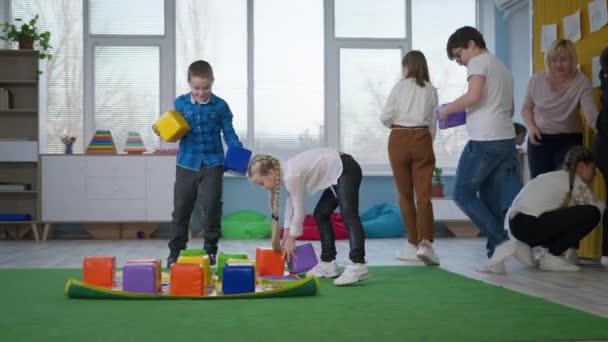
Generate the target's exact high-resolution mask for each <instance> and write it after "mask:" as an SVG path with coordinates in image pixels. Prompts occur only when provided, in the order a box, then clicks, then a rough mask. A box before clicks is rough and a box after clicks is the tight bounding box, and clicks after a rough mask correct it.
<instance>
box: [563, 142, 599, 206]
mask: <svg viewBox="0 0 608 342" xmlns="http://www.w3.org/2000/svg"><path fill="white" fill-rule="evenodd" d="M581 162H583V163H591V162H593V156H592V154H591V151H589V149H587V148H586V147H584V146H575V147H573V148H571V149H570V150H569V151H568V153H566V157H565V158H564V170H566V171H567V172H568V193H567V194H566V197H564V199H563V200H562V205H561V206H562V207H567V206H568V204H569V203H570V199H571V198H572V188H573V187H574V178H575V176H576V167H577V166H578V163H581Z"/></svg>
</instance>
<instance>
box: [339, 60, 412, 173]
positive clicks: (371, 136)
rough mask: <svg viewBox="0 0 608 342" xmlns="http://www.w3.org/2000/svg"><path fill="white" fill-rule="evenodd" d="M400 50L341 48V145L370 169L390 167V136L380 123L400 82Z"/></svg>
mask: <svg viewBox="0 0 608 342" xmlns="http://www.w3.org/2000/svg"><path fill="white" fill-rule="evenodd" d="M400 58H401V50H400V49H340V137H341V138H342V139H341V141H340V146H341V148H342V149H343V150H344V151H348V152H349V153H351V154H352V155H353V157H355V159H357V160H359V161H364V162H365V163H366V164H367V170H371V169H372V168H373V169H375V170H382V169H383V168H386V165H387V162H388V153H387V149H386V148H379V146H382V147H386V146H387V143H388V134H387V130H386V128H385V127H384V126H383V125H382V124H381V123H380V119H379V118H380V116H379V114H378V109H380V110H382V108H383V107H384V103H385V101H386V98H387V96H388V94H389V93H390V91H391V88H392V87H393V85H395V83H396V82H397V80H399V76H400V71H399V64H398V63H397V66H395V61H399V59H400Z"/></svg>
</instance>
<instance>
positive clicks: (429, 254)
mask: <svg viewBox="0 0 608 342" xmlns="http://www.w3.org/2000/svg"><path fill="white" fill-rule="evenodd" d="M416 256H418V258H419V259H420V260H422V261H424V263H425V264H427V265H439V257H438V256H437V254H435V251H434V250H433V246H432V245H431V243H430V242H426V243H424V242H422V243H420V245H418V253H416Z"/></svg>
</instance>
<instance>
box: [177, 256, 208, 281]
mask: <svg viewBox="0 0 608 342" xmlns="http://www.w3.org/2000/svg"><path fill="white" fill-rule="evenodd" d="M177 263H178V264H198V265H202V266H203V276H204V283H205V285H204V286H205V287H207V286H209V285H211V284H212V282H213V277H212V274H211V262H210V261H209V256H208V255H182V256H180V257H178V258H177Z"/></svg>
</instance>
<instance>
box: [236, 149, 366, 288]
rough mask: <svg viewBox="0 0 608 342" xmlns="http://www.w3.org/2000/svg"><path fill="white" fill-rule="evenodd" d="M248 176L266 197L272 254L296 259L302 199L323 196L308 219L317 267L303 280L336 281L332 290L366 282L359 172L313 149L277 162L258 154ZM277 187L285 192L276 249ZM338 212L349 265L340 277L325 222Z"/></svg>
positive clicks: (353, 164)
mask: <svg viewBox="0 0 608 342" xmlns="http://www.w3.org/2000/svg"><path fill="white" fill-rule="evenodd" d="M247 174H248V176H249V178H250V179H251V181H253V182H254V183H256V184H258V185H259V186H260V187H261V188H262V189H265V190H269V191H271V196H270V205H271V210H272V220H273V248H274V249H275V250H279V249H280V250H282V251H283V253H284V255H285V257H286V258H287V259H291V258H293V257H294V254H295V247H296V238H297V237H298V236H300V235H302V230H303V226H302V225H303V223H304V216H305V212H304V197H305V196H311V195H314V194H315V193H317V192H318V191H321V190H322V191H323V194H322V195H321V198H320V199H319V202H318V203H317V206H316V207H315V209H314V213H313V216H314V218H315V220H316V222H317V226H318V227H319V233H320V235H321V262H319V264H317V266H315V267H314V268H313V269H312V270H310V271H308V273H307V275H315V276H317V277H327V278H335V277H338V276H339V277H338V278H337V279H336V280H335V281H334V285H338V286H341V285H349V284H352V283H356V282H358V281H361V280H364V279H367V278H369V277H370V274H369V272H368V270H367V264H366V262H365V236H364V233H363V226H362V225H361V219H360V218H359V187H360V186H361V178H362V173H361V167H360V166H359V164H358V163H357V161H355V159H354V158H353V157H352V156H350V155H348V154H345V153H338V152H337V151H335V150H333V149H331V148H315V149H311V150H308V151H304V152H302V153H300V154H297V155H296V156H294V157H293V158H291V159H289V160H287V161H285V162H281V161H279V160H278V159H276V158H274V157H272V156H270V155H267V154H258V155H257V156H255V157H254V158H253V159H252V160H251V162H250V163H249V168H248V170H247ZM281 184H284V185H285V189H286V190H287V199H286V200H285V216H284V226H285V232H284V236H283V243H282V245H279V243H278V237H279V234H278V221H279V215H278V212H279V195H280V190H281ZM338 207H339V208H340V213H341V215H342V219H343V220H344V224H345V225H346V228H347V229H348V235H349V242H350V254H349V258H350V261H351V263H349V264H347V265H346V267H345V268H344V272H342V274H340V273H339V271H338V264H337V263H336V254H337V252H336V239H335V236H334V230H333V227H332V225H331V222H330V216H331V214H332V213H333V212H334V210H336V208H338Z"/></svg>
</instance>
